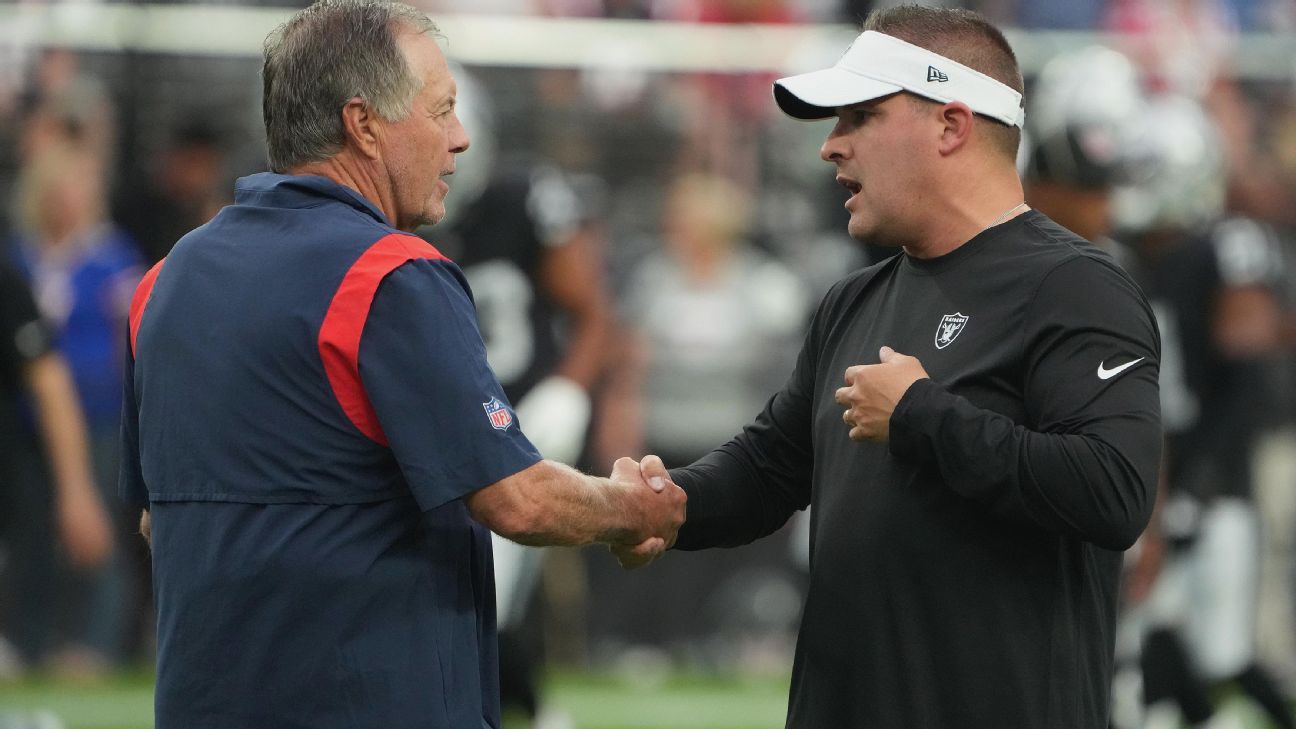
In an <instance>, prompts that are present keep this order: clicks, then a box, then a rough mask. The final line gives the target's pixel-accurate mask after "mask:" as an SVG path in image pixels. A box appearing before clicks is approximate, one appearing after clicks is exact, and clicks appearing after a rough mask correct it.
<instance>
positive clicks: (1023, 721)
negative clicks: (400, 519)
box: [623, 7, 1160, 729]
mask: <svg viewBox="0 0 1296 729" xmlns="http://www.w3.org/2000/svg"><path fill="white" fill-rule="evenodd" d="M1021 85H1022V82H1021V76H1020V74H1019V72H1018V70H1017V63H1016V60H1015V58H1014V56H1013V53H1012V50H1011V48H1010V47H1009V46H1008V44H1007V42H1006V41H1005V40H1004V38H1003V36H1002V35H1001V34H1000V33H999V32H998V31H997V30H996V29H995V28H993V27H992V26H990V25H989V24H988V23H986V22H985V21H984V20H983V19H982V18H980V17H979V16H977V15H976V14H974V13H970V12H967V11H962V10H948V9H929V8H918V7H899V8H893V9H888V10H883V11H879V12H878V13H876V14H874V15H873V16H871V17H870V19H869V20H868V21H867V22H866V24H865V32H864V33H863V34H861V35H860V36H859V38H858V39H857V40H856V41H855V43H854V44H853V45H852V46H851V48H850V50H848V51H847V52H846V54H845V55H844V56H843V57H842V58H841V60H840V61H838V63H837V65H836V66H835V67H833V68H831V69H827V70H823V71H818V72H814V73H810V74H805V75H802V76H794V77H791V78H786V79H783V80H781V81H779V82H777V84H776V85H775V98H776V100H777V101H778V103H779V105H780V107H781V108H782V109H783V111H784V112H786V113H788V114H789V115H791V116H794V117H797V118H802V119H815V118H835V120H834V125H833V128H832V131H831V132H830V133H829V135H828V139H827V141H825V142H824V145H823V148H822V151H821V154H822V156H823V159H824V160H825V161H827V162H830V163H832V164H833V165H834V166H835V167H836V171H837V180H838V182H839V183H841V185H842V186H843V187H845V188H846V189H847V190H848V191H849V193H850V198H849V199H848V200H847V201H846V209H847V210H848V211H849V212H850V223H849V230H850V233H851V235H853V236H854V237H856V238H859V239H861V240H869V241H872V242H875V243H878V244H881V245H886V246H891V247H895V248H900V249H901V250H902V251H903V252H902V254H901V255H897V256H894V257H892V258H890V259H889V260H887V261H885V262H883V263H879V264H878V265H875V266H872V267H870V268H867V269H864V270H863V271H861V272H859V273H856V274H853V275H851V276H850V277H848V278H846V279H844V280H843V281H842V282H841V283H839V284H838V285H837V286H835V287H834V288H833V289H832V290H831V291H830V292H829V293H828V295H827V296H826V298H825V299H824V301H823V303H822V304H821V305H820V308H819V311H818V312H817V314H816V316H815V318H814V321H813V323H812V325H811V329H810V333H809V335H808V337H807V339H806V342H805V346H804V348H803V350H802V352H801V355H800V358H799V360H798V362H797V365H796V368H795V370H794V371H793V373H792V376H791V378H790V379H789V381H788V383H787V385H786V386H785V387H784V389H783V390H781V391H780V392H778V393H777V394H775V395H774V397H773V398H772V399H771V400H770V402H769V404H768V405H767V407H766V409H765V411H764V413H762V414H761V415H760V416H759V417H758V418H757V420H756V421H755V422H754V423H753V424H752V425H750V426H748V427H747V428H746V429H744V431H743V432H742V433H741V434H739V435H738V436H737V437H736V438H735V439H734V440H732V441H731V442H729V443H728V444H727V445H725V446H723V447H721V448H720V449H718V450H716V451H714V452H712V453H711V454H709V455H707V456H704V457H703V458H702V459H701V460H700V461H698V462H697V463H695V464H693V465H692V466H689V467H687V468H683V469H680V470H678V471H675V472H673V475H674V477H675V479H676V480H677V482H678V483H679V484H680V485H682V486H683V487H684V489H685V491H687V492H688V493H689V517H688V521H687V522H686V523H685V524H684V526H683V527H682V528H681V530H680V533H679V541H678V543H677V545H676V547H677V548H681V549H701V548H705V547H714V546H734V545H738V544H743V543H746V542H750V541H752V540H754V539H757V538H759V537H762V536H764V535H766V534H769V533H770V532H772V531H774V530H775V529H777V528H778V527H779V526H780V525H782V524H783V523H784V522H785V521H786V520H787V518H788V517H789V515H791V514H792V512H793V511H795V510H796V509H801V508H804V507H805V506H806V505H807V504H808V503H813V504H814V510H813V519H812V526H811V544H810V550H811V551H810V553H811V564H810V588H809V595H808V599H807V602H806V606H805V612H804V616H803V619H802V624H801V634H800V638H799V640H798V643H797V654H796V663H795V665H794V667H793V674H792V690H791V701H790V705H789V708H788V720H787V725H788V726H789V727H794V728H796V729H822V728H823V727H834V729H846V728H850V727H854V728H858V729H865V728H867V729H935V728H948V729H969V728H973V727H975V728H977V729H981V728H983V727H995V728H996V729H1008V728H1010V727H1011V728H1013V729H1039V728H1041V727H1049V729H1071V728H1074V729H1102V728H1104V727H1106V726H1107V722H1106V712H1107V694H1108V687H1109V685H1110V679H1111V662H1112V652H1113V647H1114V644H1113V629H1114V623H1115V609H1116V586H1117V577H1118V573H1119V570H1120V562H1121V555H1120V550H1122V549H1125V548H1126V547H1128V546H1129V545H1130V544H1131V543H1132V542H1133V541H1134V540H1135V538H1137V536H1138V535H1139V533H1140V532H1141V531H1142V529H1143V527H1144V526H1145V524H1146V523H1147V519H1148V516H1149V514H1150V512H1151V508H1152V500H1153V484H1154V482H1155V480H1156V468H1157V460H1158V451H1159V444H1160V432H1159V430H1160V429H1159V412H1158V402H1157V364H1158V363H1157V359H1158V348H1159V341H1158V336H1157V331H1156V325H1155V323H1154V320H1153V317H1152V312H1151V310H1150V309H1149V307H1148V305H1147V302H1146V301H1145V300H1144V298H1143V296H1142V294H1141V293H1140V292H1139V290H1138V288H1137V287H1136V286H1135V285H1134V284H1133V283H1132V282H1131V281H1130V279H1129V277H1128V276H1126V275H1125V273H1123V272H1122V271H1121V270H1120V268H1118V267H1117V266H1116V265H1115V263H1114V262H1113V261H1112V260H1111V258H1110V257H1109V256H1108V255H1106V254H1105V253H1102V252H1101V251H1099V250H1097V249H1096V248H1094V247H1093V246H1091V245H1090V244H1088V243H1087V242H1085V241H1084V240H1082V239H1081V238H1079V237H1078V236H1076V235H1075V234H1073V233H1071V232H1070V231H1067V230H1066V229H1064V228H1062V227H1061V226H1059V225H1057V224H1056V223H1054V222H1053V221H1051V220H1049V219H1048V218H1047V217H1045V216H1044V215H1041V214H1040V213H1038V212H1035V211H1031V210H1029V209H1028V208H1027V206H1026V204H1025V203H1024V202H1023V198H1022V187H1021V183H1020V181H1019V180H1018V177H1017V173H1016V169H1015V167H1014V157H1015V154H1016V151H1017V145H1018V140H1019V129H1020V125H1021V121H1022V114H1021ZM873 353H877V355H876V356H877V359H873V357H874V355H873ZM902 353H903V354H902ZM861 360H863V361H865V362H872V363H870V364H861ZM843 385H845V386H844V387H843ZM843 420H844V421H845V422H844V424H843ZM623 552H624V554H623V556H625V557H627V558H630V559H633V558H634V554H633V551H632V550H623ZM644 558H646V557H644Z"/></svg>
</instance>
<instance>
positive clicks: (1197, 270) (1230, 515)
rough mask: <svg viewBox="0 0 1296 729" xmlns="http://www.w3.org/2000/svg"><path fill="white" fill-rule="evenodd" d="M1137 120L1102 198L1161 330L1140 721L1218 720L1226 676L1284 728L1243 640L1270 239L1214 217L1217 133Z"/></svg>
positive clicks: (1269, 322)
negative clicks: (1159, 449) (1127, 160)
mask: <svg viewBox="0 0 1296 729" xmlns="http://www.w3.org/2000/svg"><path fill="white" fill-rule="evenodd" d="M1139 125H1140V129H1141V133H1139V134H1137V135H1136V137H1135V139H1134V140H1133V141H1134V144H1135V145H1136V148H1137V149H1138V150H1139V151H1140V152H1141V153H1142V154H1143V155H1144V157H1143V159H1142V160H1141V161H1142V164H1141V165H1140V172H1141V173H1142V175H1143V177H1142V179H1141V180H1140V181H1139V184H1138V185H1137V186H1136V187H1133V188H1130V189H1128V190H1124V191H1122V193H1121V194H1122V197H1121V198H1120V199H1119V200H1118V203H1119V204H1118V206H1117V210H1118V211H1120V214H1119V216H1118V217H1119V219H1120V220H1121V221H1122V222H1123V223H1124V227H1125V228H1126V229H1128V230H1130V231H1131V234H1132V241H1133V242H1134V243H1135V244H1136V245H1135V248H1136V251H1137V264H1138V265H1137V270H1138V272H1139V274H1140V277H1141V279H1142V281H1141V284H1142V285H1143V287H1144V289H1145V290H1146V291H1147V294H1148V298H1149V300H1150V302H1151V303H1152V307H1153V309H1154V311H1155V312H1156V315H1157V321H1158V325H1159V327H1160V330H1161V403H1162V405H1161V410H1162V422H1163V425H1164V428H1165V432H1166V464H1165V467H1164V478H1165V484H1166V491H1167V496H1166V498H1165V500H1164V502H1163V503H1162V504H1161V507H1160V509H1159V510H1158V527H1159V529H1158V530H1154V532H1153V534H1157V533H1158V532H1159V535H1160V536H1161V537H1162V538H1163V539H1164V540H1165V542H1166V545H1167V550H1166V556H1165V560H1164V564H1163V565H1162V568H1161V571H1160V574H1159V575H1158V576H1157V578H1156V582H1155V584H1154V585H1153V586H1152V589H1151V593H1150V595H1149V596H1148V598H1147V601H1146V603H1145V604H1144V606H1143V607H1142V611H1143V617H1144V619H1145V620H1146V622H1147V633H1146V638H1145V640H1144V642H1143V656H1142V667H1143V687H1144V701H1145V703H1146V704H1147V706H1148V712H1149V714H1148V721H1149V722H1157V721H1166V719H1165V717H1164V715H1166V714H1169V715H1171V716H1182V717H1183V718H1184V719H1185V720H1186V721H1187V722H1188V723H1190V724H1191V725H1193V726H1202V725H1205V724H1206V723H1207V722H1214V721H1223V719H1219V718H1218V717H1217V714H1216V711H1215V706H1214V705H1213V702H1212V694H1211V693H1209V692H1208V690H1209V689H1210V688H1213V687H1215V686H1220V685H1224V684H1233V685H1236V686H1237V687H1238V688H1240V689H1241V690H1242V691H1244V692H1245V693H1246V694H1247V696H1248V697H1250V698H1251V699H1253V700H1254V701H1255V702H1256V703H1257V704H1258V705H1259V706H1261V707H1262V708H1263V709H1264V710H1265V712H1266V713H1267V714H1268V716H1269V718H1270V720H1271V721H1272V722H1273V723H1274V725H1275V726H1280V727H1287V728H1291V727H1296V721H1294V720H1293V717H1292V711H1291V703H1290V701H1289V700H1288V699H1287V698H1286V697H1284V696H1282V695H1281V693H1280V692H1279V690H1278V688H1277V686H1276V684H1275V682H1274V681H1273V680H1272V678H1271V677H1270V675H1269V673H1268V671H1267V670H1265V669H1264V668H1263V667H1262V666H1260V664H1259V662H1258V660H1257V658H1256V653H1255V618H1256V600H1257V597H1258V590H1259V587H1258V579H1259V565H1258V561H1259V533H1258V520H1257V516H1256V513H1255V508H1254V502H1253V496H1254V494H1253V469H1252V460H1253V459H1252V451H1253V446H1254V442H1255V438H1256V435H1257V433H1258V426H1259V425H1260V424H1262V423H1264V422H1265V420H1266V418H1265V412H1266V407H1265V404H1266V402H1267V400H1266V396H1265V393H1264V392H1263V390H1262V389H1261V388H1262V385H1263V382H1264V380H1263V377H1262V364H1263V359H1264V358H1265V357H1267V356H1271V355H1272V354H1274V353H1275V352H1276V351H1277V348H1278V346H1279V344H1280V336H1279V335H1280V322H1281V317H1280V312H1279V309H1278V305H1277V300H1276V298H1275V296H1274V287H1275V286H1276V284H1277V282H1278V280H1279V276H1280V275H1281V271H1280V269H1279V265H1280V258H1279V257H1278V255H1277V247H1276V242H1275V240H1274V238H1273V234H1272V231H1271V230H1269V229H1268V228H1267V227H1266V226H1264V225H1263V224H1261V223H1259V222H1257V221H1254V220H1250V219H1245V218H1228V217H1223V201H1224V180H1223V162H1222V154H1221V150H1220V148H1219V141H1218V138H1217V136H1216V132H1215V130H1214V128H1213V127H1212V126H1211V125H1210V123H1209V121H1208V120H1207V118H1206V115H1205V112H1204V111H1202V109H1201V108H1200V107H1199V106H1198V105H1197V104H1196V103H1195V102H1192V101H1190V100H1188V99H1184V98H1162V99H1157V100H1155V101H1154V102H1152V103H1151V104H1150V106H1149V107H1148V109H1147V111H1146V112H1145V113H1144V114H1142V115H1140V118H1139ZM1149 725H1151V724H1149ZM1159 725H1160V724H1158V726H1159Z"/></svg>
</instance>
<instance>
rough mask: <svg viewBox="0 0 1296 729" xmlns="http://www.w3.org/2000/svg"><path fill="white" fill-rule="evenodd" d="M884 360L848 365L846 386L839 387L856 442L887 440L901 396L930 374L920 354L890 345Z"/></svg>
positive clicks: (845, 417)
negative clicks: (894, 348) (912, 354)
mask: <svg viewBox="0 0 1296 729" xmlns="http://www.w3.org/2000/svg"><path fill="white" fill-rule="evenodd" d="M878 357H879V358H880V359H881V362H880V363H878V364H875V365H855V366H854V367H847V368H846V386H845V387H841V388H838V389H837V395H836V400H837V403H838V404H839V405H843V406H845V408H846V410H845V412H843V413H842V420H843V421H845V422H846V426H847V427H848V428H850V439H851V440H853V441H856V442H858V441H864V440H871V441H876V442H885V441H886V440H887V439H888V438H890V435H891V414H892V413H894V412H895V409H896V405H897V404H898V403H899V402H900V398H902V397H904V394H905V392H906V391H908V390H909V387H910V386H911V385H913V383H915V382H917V381H918V380H922V379H925V378H927V377H928V375H927V370H925V369H923V366H922V362H919V361H918V358H917V357H910V356H909V355H907V354H900V353H899V352H896V351H895V350H893V349H891V348H890V347H883V348H882V349H881V350H879V351H878Z"/></svg>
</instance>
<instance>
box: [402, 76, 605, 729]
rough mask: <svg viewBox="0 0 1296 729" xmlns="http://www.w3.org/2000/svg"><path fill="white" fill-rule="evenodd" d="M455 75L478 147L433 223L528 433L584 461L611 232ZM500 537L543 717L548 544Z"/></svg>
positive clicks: (512, 664)
mask: <svg viewBox="0 0 1296 729" xmlns="http://www.w3.org/2000/svg"><path fill="white" fill-rule="evenodd" d="M455 77H456V78H457V79H459V104H458V108H459V109H460V111H459V114H460V117H461V118H462V119H463V122H464V126H465V127H467V128H468V130H469V132H470V133H471V134H472V136H473V139H474V142H473V144H474V153H475V156H474V159H472V160H469V159H468V158H467V156H465V157H464V159H463V160H462V161H461V162H460V166H459V170H458V172H456V178H458V179H459V181H460V184H459V186H458V189H457V190H456V194H457V205H458V208H457V210H456V211H455V212H454V213H453V214H452V215H451V217H450V219H449V220H448V221H447V222H448V223H449V225H448V226H438V227H437V228H436V229H435V230H433V229H427V230H426V231H425V232H426V233H428V235H429V237H430V239H432V240H434V241H435V243H436V245H437V246H438V247H439V248H441V249H442V250H444V251H446V252H447V254H448V255H449V256H450V257H451V258H452V259H453V260H455V261H456V262H457V263H458V264H459V265H460V267H461V268H462V269H463V271H464V274H465V275H466V276H467V278H468V282H469V284H470V285H471V286H472V290H473V294H474V297H475V303H476V307H477V319H478V323H479V325H480V327H481V332H482V338H483V340H484V341H485V343H486V354H487V359H488V360H489V361H490V365H491V368H492V369H493V370H494V371H495V375H496V377H498V378H499V381H500V384H502V385H503V386H504V392H505V394H506V395H508V398H509V401H510V402H514V403H517V416H518V420H519V422H520V424H521V426H522V428H523V429H524V430H525V432H526V434H527V437H528V438H530V439H531V442H532V443H533V444H534V445H535V446H536V448H537V449H538V450H539V451H540V453H541V454H542V455H544V456H545V457H546V458H548V459H550V460H555V461H561V462H563V463H568V464H575V463H576V462H577V461H578V460H579V459H580V457H581V453H582V452H583V450H584V447H585V438H586V433H587V431H588V429H589V423H590V414H591V406H590V395H589V392H590V388H591V387H592V386H593V385H594V384H595V383H596V381H597V380H598V378H599V376H600V373H601V371H602V369H603V364H604V357H605V353H606V350H607V345H608V336H609V333H610V326H611V320H612V309H611V305H610V303H609V297H608V295H607V292H606V289H605V286H604V282H603V267H602V241H601V239H600V237H599V234H598V229H597V226H596V225H595V224H594V223H593V221H592V219H591V216H590V206H589V203H588V200H583V199H582V198H581V197H580V196H579V195H578V194H577V192H576V190H575V189H574V188H573V186H572V185H571V184H570V183H569V180H568V178H567V176H565V175H564V174H563V173H562V172H560V171H559V170H558V169H557V167H555V166H552V165H549V164H544V163H531V164H527V163H515V164H506V163H503V164H497V163H496V161H495V159H494V158H495V155H494V154H493V152H494V139H493V136H492V131H493V129H492V126H493V125H492V118H491V110H490V108H489V107H488V106H487V100H486V96H485V94H484V93H482V92H481V91H480V90H479V89H478V87H477V82H476V81H475V80H474V79H473V78H472V77H471V76H470V75H468V74H467V73H466V72H464V71H463V69H456V73H455ZM465 188H467V189H466V190H465ZM443 228H445V229H444V230H443ZM492 541H493V548H494V553H495V583H496V600H497V605H498V608H497V609H498V616H499V629H500V636H499V638H500V674H501V675H500V689H501V701H502V703H503V705H504V708H505V709H506V710H508V709H515V710H519V711H521V712H523V713H524V714H526V716H527V717H529V718H530V719H532V720H533V721H534V720H535V719H536V718H537V715H538V713H539V696H538V690H537V686H536V675H535V668H536V665H535V664H536V662H537V661H536V658H537V657H536V655H535V648H534V641H531V640H528V638H527V636H526V635H525V634H524V632H523V630H522V622H523V619H524V618H525V617H526V614H527V609H528V607H529V605H530V603H531V598H532V597H533V596H534V593H535V591H536V587H537V585H538V583H539V578H540V573H541V566H542V564H541V562H542V557H543V555H544V552H543V551H541V550H540V549H539V548H535V547H524V546H521V545H519V544H515V543H513V542H510V541H508V540H506V539H503V538H502V537H498V536H494V537H492Z"/></svg>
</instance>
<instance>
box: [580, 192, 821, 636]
mask: <svg viewBox="0 0 1296 729" xmlns="http://www.w3.org/2000/svg"><path fill="white" fill-rule="evenodd" d="M753 214H754V211H753V205H752V200H751V198H750V197H749V196H748V195H747V194H746V192H744V191H743V190H742V189H741V188H740V187H738V186H737V185H735V184H733V183H732V182H729V181H728V180H726V179H724V178H721V177H717V176H713V175H697V174H691V175H684V176H682V177H679V178H677V179H676V180H674V181H673V182H672V183H671V185H670V187H669V189H668V191H667V197H666V201H665V205H664V209H663V211H662V215H661V221H662V222H661V230H662V233H663V235H664V240H663V241H662V248H661V250H660V251H658V252H655V253H653V254H651V255H649V256H648V257H647V258H646V259H645V260H643V261H642V262H641V263H640V264H639V265H638V267H637V268H636V269H635V270H634V271H633V272H632V273H631V275H630V281H629V283H628V285H627V287H626V290H625V294H624V296H623V298H622V299H621V310H622V312H623V314H622V318H623V321H624V322H625V324H626V325H627V327H628V328H629V329H631V330H633V331H634V332H635V334H634V335H632V339H634V344H633V345H631V351H632V352H633V354H626V355H624V356H623V358H622V362H621V364H620V366H618V367H617V368H616V370H615V373H614V377H615V380H616V381H615V382H614V383H613V384H612V385H611V386H610V388H609V390H610V392H609V393H608V397H607V398H606V399H605V413H604V418H605V419H604V421H603V422H602V423H601V424H600V436H599V446H600V451H601V453H603V454H604V455H602V456H601V457H600V459H599V462H603V461H606V460H607V459H608V458H609V457H612V454H617V453H656V454H659V455H660V456H661V457H662V458H663V459H664V460H665V461H666V464H667V465H668V466H670V465H680V464H688V463H692V462H693V461H694V460H696V459H697V458H698V457H700V456H701V455H702V454H704V453H706V452H708V451H709V450H710V449H711V448H712V447H714V445H715V444H716V443H723V442H725V441H727V440H728V439H729V438H731V437H732V436H733V435H734V434H735V433H737V432H738V430H739V429H740V428H741V427H742V426H743V425H744V424H745V423H746V422H747V421H748V420H750V419H751V417H752V416H753V415H754V414H755V413H757V412H758V411H759V410H760V407H761V405H762V403H763V402H764V401H765V399H766V398H767V397H768V396H769V393H771V392H774V391H775V390H776V389H777V388H778V386H779V385H780V384H781V382H782V380H783V378H784V377H786V375H787V373H788V372H789V371H790V370H791V364H792V362H793V359H794V357H795V348H796V345H797V344H798V343H799V340H800V337H801V334H802V332H803V331H804V325H805V323H806V318H807V315H808V309H807V306H808V303H809V302H808V292H807V291H806V289H805V286H804V285H803V284H802V282H801V281H800V280H799V279H797V278H796V277H795V276H794V275H793V274H792V273H791V272H790V271H789V270H788V268H787V267H786V266H784V265H783V264H782V263H781V262H779V261H777V260H775V259H773V258H771V257H769V256H767V255H765V254H763V253H761V252H759V251H757V250H755V249H754V248H753V247H752V246H751V244H750V242H749V241H748V239H747V235H748V231H749V227H750V221H751V219H752V216H753ZM753 549H755V551H753ZM784 568H786V569H787V571H788V572H792V570H791V568H790V566H789V565H788V562H787V547H786V539H769V540H765V541H764V542H761V543H760V544H758V545H752V547H751V548H749V549H747V550H745V551H744V552H743V553H741V554H735V553H734V552H728V551H718V552H716V553H712V554H708V555H702V556H699V555H680V556H679V558H673V559H671V560H665V561H663V562H662V563H661V564H660V565H658V566H655V567H654V568H653V569H652V570H646V571H644V572H643V573H642V574H639V575H635V576H634V578H633V579H632V580H627V581H625V582H617V583H615V584H613V585H610V586H609V587H608V589H606V590H600V589H595V590H593V596H592V597H593V599H594V600H595V602H596V604H595V607H594V609H592V610H591V620H592V622H594V623H595V624H596V625H601V626H602V629H603V630H604V631H605V632H606V633H608V634H611V635H614V636H616V637H617V638H619V639H620V640H627V641H629V642H631V643H641V644H648V645H652V646H656V647H658V648H674V649H680V650H683V646H684V645H685V644H687V643H690V642H692V643H694V644H695V648H696V645H697V643H696V641H698V639H699V638H701V637H702V636H710V635H714V634H716V632H717V631H719V630H721V629H722V628H723V627H724V625H723V623H724V622H725V619H726V618H725V617H724V616H728V619H729V620H731V622H736V621H741V617H740V615H741V614H742V613H743V610H742V609H741V608H739V607H737V606H735V605H733V604H726V605H724V606H721V605H720V604H718V601H721V600H726V599H730V598H727V597H726V595H729V596H732V599H738V598H737V596H738V595H747V596H750V595H751V594H753V593H752V591H751V590H734V589H732V588H733V584H732V583H733V581H734V580H744V579H755V578H753V577H751V575H752V574H753V571H760V570H766V571H768V572H770V573H773V574H777V573H778V571H779V570H781V569H784ZM749 587H751V585H749ZM613 589H615V590H617V593H616V594H609V590H613ZM666 591H669V592H671V593H672V594H674V595H675V596H676V597H675V598H673V599H671V600H669V601H666V602H664V603H663V602H662V601H661V600H659V599H651V596H652V595H660V594H663V593H664V592H666ZM600 601H606V602H605V603H604V605H606V607H605V608H603V609H600V608H599V606H598V603H599V602H600ZM791 603H792V604H793V605H794V606H795V605H796V604H799V603H798V601H797V600H792V601H791ZM613 604H615V605H616V606H617V607H615V608H613V607H612V605H613ZM796 612H797V609H796V608H795V607H793V608H792V610H791V616H792V617H791V620H792V621H793V622H794V621H795V615H796ZM786 627H789V628H792V627H793V625H792V624H789V625H788V626H786ZM694 657H697V656H694ZM711 658H712V659H714V656H712V657H711Z"/></svg>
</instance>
